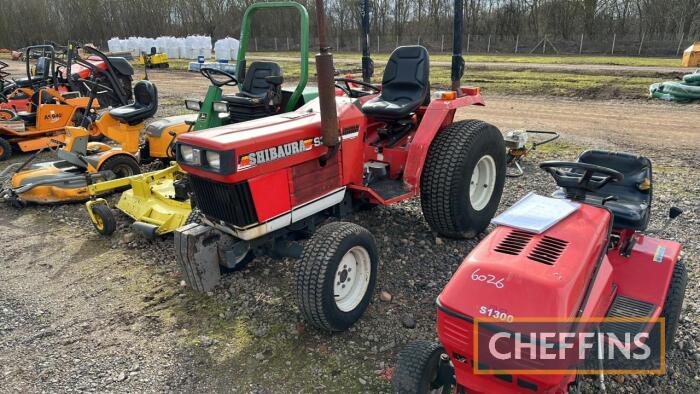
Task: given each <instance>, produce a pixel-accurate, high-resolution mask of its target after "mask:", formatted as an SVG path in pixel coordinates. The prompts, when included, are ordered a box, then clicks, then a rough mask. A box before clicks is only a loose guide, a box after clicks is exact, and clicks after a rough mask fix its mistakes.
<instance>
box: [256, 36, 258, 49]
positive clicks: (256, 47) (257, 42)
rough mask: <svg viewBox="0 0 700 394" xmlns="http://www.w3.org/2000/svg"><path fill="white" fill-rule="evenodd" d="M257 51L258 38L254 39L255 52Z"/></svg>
mask: <svg viewBox="0 0 700 394" xmlns="http://www.w3.org/2000/svg"><path fill="white" fill-rule="evenodd" d="M257 51H258V38H257V37H255V52H257Z"/></svg>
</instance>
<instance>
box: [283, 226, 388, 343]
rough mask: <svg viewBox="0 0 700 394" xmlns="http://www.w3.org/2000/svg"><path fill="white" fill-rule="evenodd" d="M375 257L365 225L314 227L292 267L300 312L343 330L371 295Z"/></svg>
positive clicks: (322, 325)
mask: <svg viewBox="0 0 700 394" xmlns="http://www.w3.org/2000/svg"><path fill="white" fill-rule="evenodd" d="M378 262H379V253H378V251H377V246H376V242H375V240H374V237H373V236H372V233H370V232H369V231H368V230H367V229H365V228H363V227H361V226H358V225H356V224H353V223H347V222H334V223H329V224H327V225H325V226H323V227H321V228H319V229H318V231H316V233H315V234H314V235H313V236H312V237H311V239H310V240H309V242H308V244H307V245H306V246H305V247H304V252H303V254H302V257H301V266H300V267H299V270H298V272H297V285H296V286H297V298H298V303H299V309H300V310H301V313H302V314H303V315H304V317H305V318H306V319H307V320H308V321H309V322H310V323H311V324H313V325H314V326H316V327H318V328H320V329H322V330H326V331H345V330H347V329H348V328H349V327H350V326H351V325H353V324H354V323H355V322H356V321H357V320H358V319H359V318H360V317H361V316H362V314H363V313H364V312H365V310H366V309H367V306H368V305H369V303H370V301H371V299H372V295H373V294H374V286H375V284H376V282H377V266H378Z"/></svg>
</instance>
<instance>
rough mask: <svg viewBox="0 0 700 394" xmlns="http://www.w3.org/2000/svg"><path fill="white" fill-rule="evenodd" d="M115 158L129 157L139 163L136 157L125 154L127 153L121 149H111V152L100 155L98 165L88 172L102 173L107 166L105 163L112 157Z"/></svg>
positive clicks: (91, 167)
mask: <svg viewBox="0 0 700 394" xmlns="http://www.w3.org/2000/svg"><path fill="white" fill-rule="evenodd" d="M115 156H127V157H129V158H131V159H132V160H136V161H137V162H138V160H137V159H136V158H135V157H134V155H132V154H130V153H129V152H125V151H123V150H119V149H111V150H108V151H106V152H100V153H98V160H97V163H96V165H94V167H93V166H90V168H89V169H88V170H89V171H90V172H91V173H95V172H98V171H102V166H103V165H104V164H105V162H106V161H107V160H108V159H111V158H112V157H115ZM88 161H89V160H88Z"/></svg>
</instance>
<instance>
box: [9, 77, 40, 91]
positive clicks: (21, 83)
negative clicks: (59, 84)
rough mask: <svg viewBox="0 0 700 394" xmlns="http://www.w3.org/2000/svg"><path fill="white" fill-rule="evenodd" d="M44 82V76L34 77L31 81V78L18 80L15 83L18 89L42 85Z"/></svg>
mask: <svg viewBox="0 0 700 394" xmlns="http://www.w3.org/2000/svg"><path fill="white" fill-rule="evenodd" d="M43 80H44V77H42V76H33V77H32V78H31V79H30V78H19V79H16V80H15V83H16V84H17V87H18V88H28V87H30V86H32V85H36V84H38V83H40V82H41V81H43Z"/></svg>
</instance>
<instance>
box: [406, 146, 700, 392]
mask: <svg viewBox="0 0 700 394" xmlns="http://www.w3.org/2000/svg"><path fill="white" fill-rule="evenodd" d="M540 167H541V168H543V169H545V170H546V171H547V172H549V173H550V174H551V175H552V176H553V177H554V179H555V181H556V183H557V185H558V186H559V187H560V188H561V189H560V190H558V191H557V192H556V193H555V195H554V197H557V198H562V199H564V198H566V199H568V200H570V201H573V202H575V203H576V204H579V205H580V207H579V208H578V209H577V210H576V211H574V212H573V213H571V214H570V215H569V216H566V217H565V218H563V219H562V220H561V221H560V222H558V223H556V224H554V225H553V226H552V227H550V228H548V229H547V230H545V231H544V232H542V233H540V234H537V233H533V232H528V231H522V230H519V229H516V228H513V227H508V226H498V227H496V228H495V229H494V230H493V231H492V232H491V233H490V234H489V235H488V236H487V237H486V238H484V239H483V240H482V241H481V243H480V244H479V245H478V246H477V247H476V248H475V249H474V250H473V251H472V252H471V253H470V254H469V256H467V258H466V259H465V260H464V262H463V263H462V265H461V266H460V268H459V269H458V270H457V272H456V273H455V274H454V276H453V277H452V279H451V280H450V281H449V283H448V284H447V286H445V288H444V289H443V291H442V293H441V294H440V295H439V296H438V299H437V331H438V337H439V339H440V342H441V344H435V343H431V342H416V343H412V344H409V345H408V346H407V347H406V348H405V349H404V350H403V351H402V352H401V353H400V354H399V358H398V363H397V367H396V371H395V374H394V378H393V381H392V385H393V392H395V393H427V392H429V391H431V390H436V391H440V390H441V391H440V392H452V391H454V390H456V392H478V393H494V392H499V393H511V392H512V393H516V392H530V391H533V392H548V393H565V392H568V390H569V389H570V388H571V387H572V386H575V385H576V383H577V374H576V371H575V370H574V371H573V372H571V373H569V374H558V375H557V374H554V375H552V374H538V373H537V372H533V373H530V374H517V373H509V372H504V373H500V374H476V373H475V372H474V370H475V368H476V366H477V364H478V365H479V369H481V370H487V369H490V368H489V366H488V365H482V360H483V359H479V360H476V359H475V352H474V349H475V345H474V342H476V341H479V339H478V338H477V334H476V332H475V329H474V324H475V323H474V322H475V320H477V319H480V323H479V331H478V333H479V334H478V335H479V338H482V330H481V327H483V324H481V322H483V320H488V321H489V322H491V323H488V324H491V325H492V326H494V327H496V330H498V329H499V328H500V329H501V330H508V327H504V325H505V324H506V322H511V321H516V322H517V321H518V319H521V321H522V320H523V319H528V318H530V319H532V318H537V319H543V318H560V319H561V318H566V319H569V318H580V319H590V320H593V319H596V318H598V319H599V318H618V319H621V320H618V322H619V321H624V319H630V318H641V319H647V320H645V322H646V321H653V320H654V319H656V318H664V319H665V343H663V344H664V345H665V347H666V349H669V348H670V347H671V345H672V344H673V338H674V335H675V333H676V329H677V328H678V322H679V316H680V313H681V306H682V304H683V298H684V293H685V287H686V282H687V274H686V270H685V267H684V265H683V263H682V262H681V261H680V260H679V255H680V251H681V245H680V244H678V243H676V242H673V241H669V240H663V239H658V238H653V237H651V236H648V235H645V234H643V231H644V230H645V229H646V227H647V223H648V222H649V217H650V209H651V203H652V183H651V182H652V168H651V161H650V160H649V159H647V158H645V157H641V156H635V155H631V154H625V153H611V152H604V151H588V152H585V153H583V154H582V155H581V156H580V157H579V159H578V161H577V162H545V163H542V164H541V165H540ZM679 214H680V210H678V209H677V208H672V209H671V212H670V215H669V216H670V218H671V219H672V218H674V217H675V216H678V215H679ZM535 216H536V215H535ZM489 277H492V278H494V280H493V281H491V280H487V279H488V278H489ZM482 278H483V280H482ZM493 311H497V312H493ZM498 311H500V312H498ZM494 317H495V318H496V319H498V320H499V321H498V322H493V318H494ZM645 322H643V323H634V325H635V327H634V329H633V330H632V331H634V333H635V335H636V334H639V333H641V334H645V333H648V334H649V336H650V337H649V339H648V340H647V341H646V344H647V345H649V346H650V347H653V344H657V345H659V346H660V345H661V344H662V342H661V340H660V338H658V339H655V337H656V334H658V333H659V332H663V330H662V329H660V325H663V324H664V323H663V322H662V323H659V324H657V325H656V326H654V325H647V324H646V323H645ZM484 324H486V323H484ZM608 324H609V326H608ZM615 324H616V323H615V322H612V323H607V322H603V323H596V325H595V326H594V327H595V329H596V330H600V331H599V332H611V331H606V327H619V326H615ZM627 324H628V325H629V324H630V323H627ZM510 327H513V326H510ZM577 327H578V328H580V327H581V326H577ZM651 327H654V328H653V329H651ZM628 329H629V327H628ZM659 330H660V331H659ZM612 331H614V329H613V330H612ZM606 335H608V336H607V337H606V338H608V339H607V340H608V341H611V339H609V334H606ZM618 338H623V336H620V335H618ZM535 346H537V345H535ZM540 347H541V346H540ZM633 349H634V348H633ZM661 354H662V355H663V352H662V353H661ZM538 361H539V360H536V361H532V362H530V361H529V360H525V361H520V363H521V364H519V365H528V364H527V363H528V362H530V363H531V364H530V365H532V363H536V362H538ZM617 361H618V360H615V362H617ZM608 362H609V361H607V360H606V361H605V362H604V363H603V362H602V361H601V363H602V365H600V367H602V368H601V369H606V370H607V369H615V367H613V366H612V365H611V366H608V365H607V363H608ZM484 363H486V362H484ZM661 363H662V364H661V365H663V361H662V360H661ZM511 365H512V364H511ZM535 365H538V364H535ZM494 369H501V368H494ZM511 369H522V368H511ZM602 379H603V377H602V374H601V375H600V380H601V382H602ZM602 391H603V392H604V389H603V390H602Z"/></svg>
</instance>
